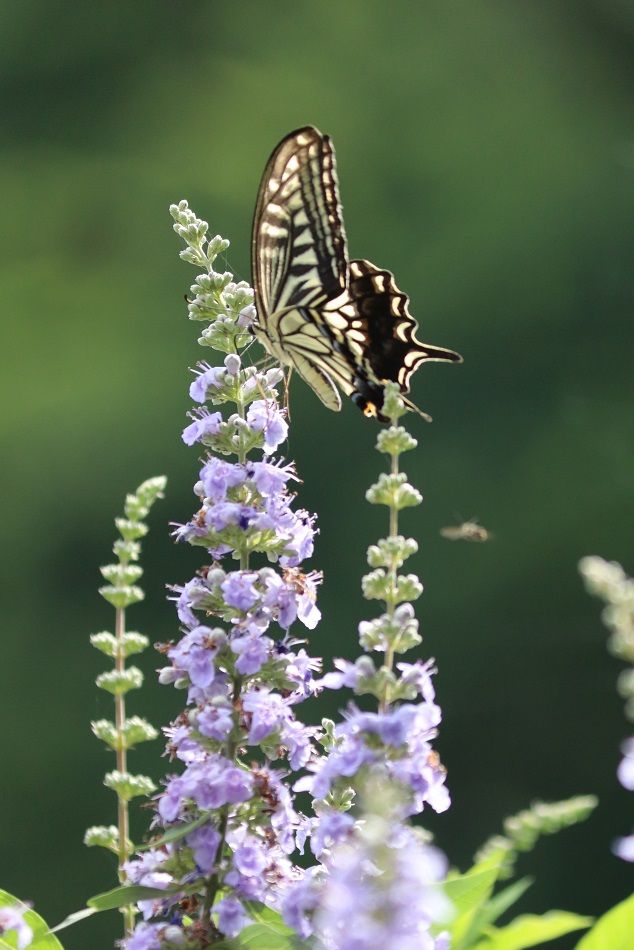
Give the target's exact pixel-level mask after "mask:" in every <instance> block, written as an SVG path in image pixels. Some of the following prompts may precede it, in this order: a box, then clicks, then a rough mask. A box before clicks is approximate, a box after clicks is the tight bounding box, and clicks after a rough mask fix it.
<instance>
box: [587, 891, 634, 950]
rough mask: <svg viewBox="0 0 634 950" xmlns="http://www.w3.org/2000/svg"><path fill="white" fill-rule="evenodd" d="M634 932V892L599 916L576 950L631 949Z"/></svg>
mask: <svg viewBox="0 0 634 950" xmlns="http://www.w3.org/2000/svg"><path fill="white" fill-rule="evenodd" d="M633 934H634V894H633V895H632V896H631V897H628V898H626V899H625V900H624V901H621V903H620V904H617V905H616V906H615V907H612V908H611V909H610V910H609V911H608V912H607V913H606V914H604V915H603V917H599V919H598V920H597V922H596V924H595V925H594V927H593V928H592V930H591V931H590V933H588V934H586V935H585V937H583V938H582V939H581V940H580V941H579V943H578V944H577V947H576V950H631V947H632V943H633V937H632V935H633Z"/></svg>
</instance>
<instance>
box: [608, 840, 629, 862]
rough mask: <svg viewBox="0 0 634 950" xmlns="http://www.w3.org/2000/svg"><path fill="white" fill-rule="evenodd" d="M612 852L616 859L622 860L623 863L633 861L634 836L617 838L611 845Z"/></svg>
mask: <svg viewBox="0 0 634 950" xmlns="http://www.w3.org/2000/svg"><path fill="white" fill-rule="evenodd" d="M612 851H613V852H614V854H615V855H616V856H617V858H622V859H623V860H624V861H634V835H628V836H627V837H625V838H617V839H616V841H615V842H614V844H613V845H612Z"/></svg>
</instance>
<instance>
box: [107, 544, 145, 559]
mask: <svg viewBox="0 0 634 950" xmlns="http://www.w3.org/2000/svg"><path fill="white" fill-rule="evenodd" d="M112 550H113V551H114V553H115V554H116V555H117V557H118V558H119V559H120V560H121V561H123V562H127V561H138V559H139V554H140V553H141V545H140V544H139V543H138V541H125V540H124V539H123V538H117V540H116V541H115V543H114V544H113V545H112Z"/></svg>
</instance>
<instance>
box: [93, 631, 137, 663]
mask: <svg viewBox="0 0 634 950" xmlns="http://www.w3.org/2000/svg"><path fill="white" fill-rule="evenodd" d="M90 642H91V644H92V645H93V646H94V648H95V649H96V650H100V651H101V652H102V653H105V655H106V656H109V657H111V658H112V659H114V657H115V656H116V655H117V653H118V650H119V644H120V646H121V648H122V651H123V655H124V656H126V657H128V656H132V654H133V653H142V652H143V650H146V649H147V648H148V647H149V645H150V641H149V640H148V638H147V637H146V636H144V635H143V634H142V633H137V632H136V630H129V631H128V632H127V633H124V635H123V638H122V639H121V640H120V641H117V638H116V637H113V635H112V634H111V633H108V632H107V631H106V630H103V631H101V633H92V634H91V635H90Z"/></svg>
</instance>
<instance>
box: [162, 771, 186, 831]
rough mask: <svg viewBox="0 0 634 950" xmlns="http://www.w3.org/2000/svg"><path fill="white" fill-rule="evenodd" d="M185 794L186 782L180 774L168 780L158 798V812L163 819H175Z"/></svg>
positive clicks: (168, 820) (167, 820)
mask: <svg viewBox="0 0 634 950" xmlns="http://www.w3.org/2000/svg"><path fill="white" fill-rule="evenodd" d="M186 794H187V784H186V782H185V780H184V779H183V778H182V777H181V776H180V775H177V776H175V777H174V778H171V779H170V780H169V781H168V783H167V785H166V786H165V791H164V792H163V794H162V795H161V796H160V797H159V800H158V812H159V815H160V816H161V818H162V819H163V821H166V822H170V821H176V819H177V818H178V817H179V815H180V808H181V803H182V801H183V799H184V798H185V796H186Z"/></svg>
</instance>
